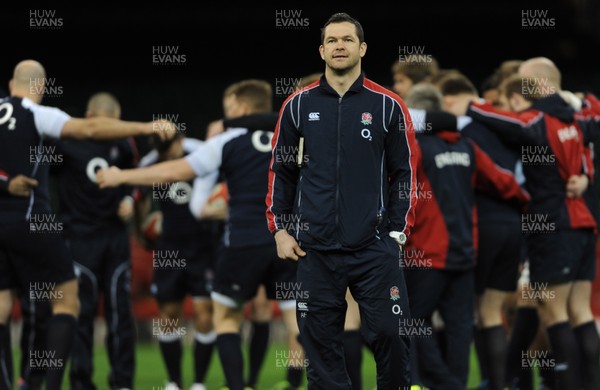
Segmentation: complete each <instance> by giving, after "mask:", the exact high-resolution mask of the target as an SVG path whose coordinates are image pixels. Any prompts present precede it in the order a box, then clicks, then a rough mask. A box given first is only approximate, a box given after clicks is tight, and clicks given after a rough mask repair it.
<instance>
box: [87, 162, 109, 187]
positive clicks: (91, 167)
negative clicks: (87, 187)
mask: <svg viewBox="0 0 600 390" xmlns="http://www.w3.org/2000/svg"><path fill="white" fill-rule="evenodd" d="M104 168H108V161H106V160H105V159H103V158H102V157H94V158H93V159H91V160H90V161H89V162H88V163H87V167H86V168H85V173H86V174H87V177H88V179H90V180H91V181H92V183H96V172H98V171H99V170H100V169H104Z"/></svg>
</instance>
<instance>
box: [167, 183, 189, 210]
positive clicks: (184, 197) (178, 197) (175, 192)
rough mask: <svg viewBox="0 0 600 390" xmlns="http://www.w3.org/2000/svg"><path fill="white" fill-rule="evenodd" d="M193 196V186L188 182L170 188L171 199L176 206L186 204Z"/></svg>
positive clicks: (172, 185)
mask: <svg viewBox="0 0 600 390" xmlns="http://www.w3.org/2000/svg"><path fill="white" fill-rule="evenodd" d="M191 196H192V186H191V185H190V183H188V182H187V181H178V182H175V183H173V184H171V186H170V187H169V199H171V200H172V201H173V203H175V204H186V203H188V202H189V201H190V197H191Z"/></svg>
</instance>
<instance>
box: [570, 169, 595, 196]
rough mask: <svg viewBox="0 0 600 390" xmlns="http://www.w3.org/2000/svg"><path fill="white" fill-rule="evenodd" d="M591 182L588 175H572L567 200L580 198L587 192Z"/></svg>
mask: <svg viewBox="0 0 600 390" xmlns="http://www.w3.org/2000/svg"><path fill="white" fill-rule="evenodd" d="M589 183H590V181H589V179H588V177H587V175H572V176H571V177H569V180H567V198H579V197H580V196H581V195H582V194H583V193H584V192H585V190H587V188H588V185H589Z"/></svg>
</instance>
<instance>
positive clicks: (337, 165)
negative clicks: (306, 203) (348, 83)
mask: <svg viewBox="0 0 600 390" xmlns="http://www.w3.org/2000/svg"><path fill="white" fill-rule="evenodd" d="M341 128H342V98H341V97H340V98H338V118H337V156H336V162H335V168H336V182H335V232H336V235H338V239H339V229H338V227H339V222H340V216H339V214H340V210H339V202H340V153H341V149H342V145H341V144H342V140H341Z"/></svg>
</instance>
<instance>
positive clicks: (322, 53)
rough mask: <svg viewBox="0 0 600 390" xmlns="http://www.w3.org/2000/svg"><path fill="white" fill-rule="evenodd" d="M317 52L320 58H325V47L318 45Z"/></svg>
mask: <svg viewBox="0 0 600 390" xmlns="http://www.w3.org/2000/svg"><path fill="white" fill-rule="evenodd" d="M319 54H320V55H321V59H322V60H324V59H325V48H324V47H323V45H320V46H319Z"/></svg>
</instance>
